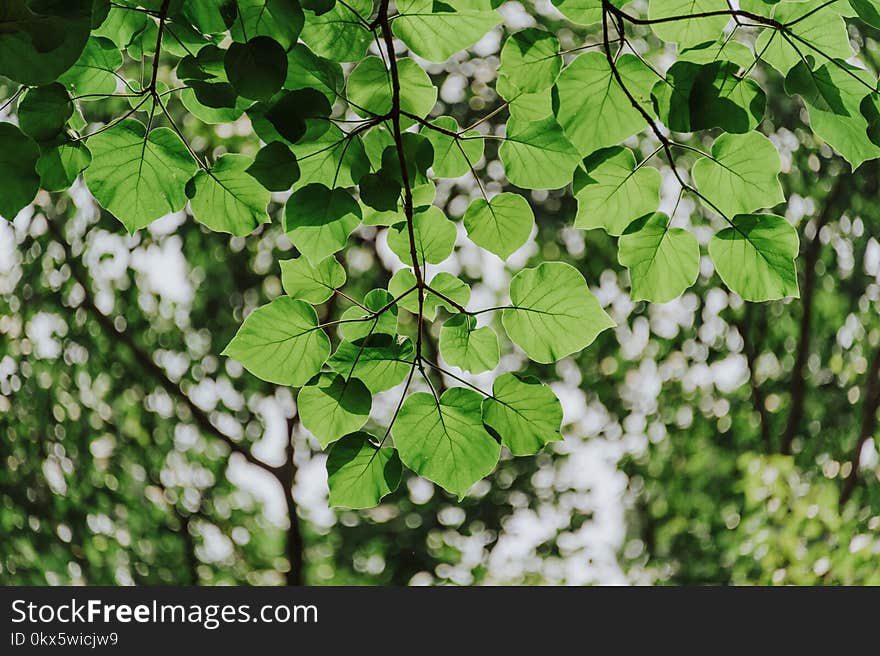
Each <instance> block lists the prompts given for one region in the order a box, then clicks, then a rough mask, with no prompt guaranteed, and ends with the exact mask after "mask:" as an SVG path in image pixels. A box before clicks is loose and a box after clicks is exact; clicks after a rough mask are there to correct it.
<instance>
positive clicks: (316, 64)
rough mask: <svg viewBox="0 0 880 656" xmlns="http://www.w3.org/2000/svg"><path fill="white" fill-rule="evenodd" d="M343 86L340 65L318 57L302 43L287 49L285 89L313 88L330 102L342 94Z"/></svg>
mask: <svg viewBox="0 0 880 656" xmlns="http://www.w3.org/2000/svg"><path fill="white" fill-rule="evenodd" d="M344 87H345V77H344V76H343V74H342V66H340V65H339V64H337V63H336V62H333V61H330V60H328V59H324V58H323V57H318V56H317V55H316V54H315V53H313V52H312V51H311V50H309V49H308V48H307V47H306V46H305V45H303V44H302V43H298V44H297V45H295V46H294V47H293V48H291V49H290V50H289V51H288V53H287V79H286V80H284V88H285V89H315V90H316V91H320V92H321V93H323V94H324V97H326V98H327V101H328V102H330V103H331V104H332V103H334V102H336V99H337V98H338V97H339V96H340V95H342V92H343V89H344Z"/></svg>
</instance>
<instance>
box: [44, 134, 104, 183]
mask: <svg viewBox="0 0 880 656" xmlns="http://www.w3.org/2000/svg"><path fill="white" fill-rule="evenodd" d="M91 161H92V153H91V152H90V151H89V149H88V148H86V146H85V144H84V143H82V142H80V141H70V140H68V139H67V137H64V136H62V137H59V138H58V139H56V140H54V141H52V142H49V143H44V144H41V145H40V159H39V160H37V173H39V174H40V187H42V188H43V189H45V190H46V191H63V190H65V189H67V188H68V187H70V185H72V184H73V182H74V180H76V178H77V176H78V175H79V174H80V173H82V172H83V171H84V170H85V168H86V167H87V166H88V165H89V163H90V162H91Z"/></svg>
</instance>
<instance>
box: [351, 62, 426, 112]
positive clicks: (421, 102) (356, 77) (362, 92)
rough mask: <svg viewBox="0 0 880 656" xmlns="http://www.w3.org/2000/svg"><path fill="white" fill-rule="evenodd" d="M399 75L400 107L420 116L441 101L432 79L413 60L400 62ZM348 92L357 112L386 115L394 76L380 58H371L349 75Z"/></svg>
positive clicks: (398, 65)
mask: <svg viewBox="0 0 880 656" xmlns="http://www.w3.org/2000/svg"><path fill="white" fill-rule="evenodd" d="M397 75H398V77H399V79H400V109H401V110H402V111H404V112H409V113H410V114H414V115H416V116H419V117H423V116H426V115H427V114H428V112H430V111H431V110H432V109H433V108H434V103H435V102H436V101H437V89H435V88H434V85H433V84H431V78H429V77H428V74H427V73H425V71H424V70H423V69H422V67H421V66H419V65H418V64H417V63H416V62H415V61H413V60H412V59H401V60H399V61H398V62H397ZM346 91H347V98H348V100H349V101H350V102H351V105H352V107H353V108H354V111H355V112H357V113H358V114H359V115H360V116H369V115H370V114H374V115H377V116H384V115H385V114H387V113H388V112H389V111H391V100H392V98H391V96H392V94H391V76H390V73H389V72H388V68H387V67H386V66H385V62H384V61H383V60H382V59H380V58H379V57H367V58H366V59H364V60H363V61H362V62H361V63H359V64H358V65H357V66H356V67H355V69H354V70H353V71H352V72H351V75H350V76H349V78H348V84H347V86H346ZM404 120H406V119H405V117H404Z"/></svg>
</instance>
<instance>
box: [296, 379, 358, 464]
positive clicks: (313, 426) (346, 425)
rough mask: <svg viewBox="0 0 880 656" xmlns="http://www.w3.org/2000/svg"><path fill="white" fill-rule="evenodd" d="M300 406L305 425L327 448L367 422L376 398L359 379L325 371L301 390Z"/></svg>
mask: <svg viewBox="0 0 880 656" xmlns="http://www.w3.org/2000/svg"><path fill="white" fill-rule="evenodd" d="M296 405H297V411H298V413H299V418H300V420H301V421H302V425H303V426H305V427H306V429H308V431H309V432H310V433H311V434H312V435H314V436H315V437H316V438H318V441H319V442H320V443H321V446H322V447H324V448H325V449H326V448H327V447H328V446H329V445H330V444H332V443H333V442H335V441H336V440H338V439H339V438H340V437H342V436H343V435H346V434H348V433H353V432H354V431H356V430H358V429H359V428H360V427H361V426H363V425H364V424H365V423H367V419H369V418H370V410H371V408H372V405H373V397H372V395H371V394H370V390H368V389H367V386H366V385H364V384H363V382H361V381H360V380H358V379H357V378H345V377H343V376H340V375H339V374H321V375H320V376H317V377H316V378H315V380H313V381H311V382H310V383H309V384H308V385H306V386H305V387H303V388H302V389H300V391H299V396H297V398H296Z"/></svg>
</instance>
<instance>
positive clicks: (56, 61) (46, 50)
mask: <svg viewBox="0 0 880 656" xmlns="http://www.w3.org/2000/svg"><path fill="white" fill-rule="evenodd" d="M92 2H93V0H64V1H63V2H61V1H58V0H55V1H49V0H44V1H42V2H34V1H33V0H5V2H3V4H2V6H0V75H4V76H6V77H8V78H9V79H11V80H15V81H16V82H20V83H22V84H27V85H31V86H37V85H41V84H49V83H50V82H54V81H55V80H56V79H57V78H58V76H59V75H61V74H62V73H63V72H64V71H66V70H67V69H68V68H70V67H71V66H72V65H73V63H74V62H75V61H76V60H77V58H78V57H79V55H80V53H81V52H82V51H83V48H84V47H85V45H86V41H87V40H88V38H89V33H90V31H91V28H92Z"/></svg>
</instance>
